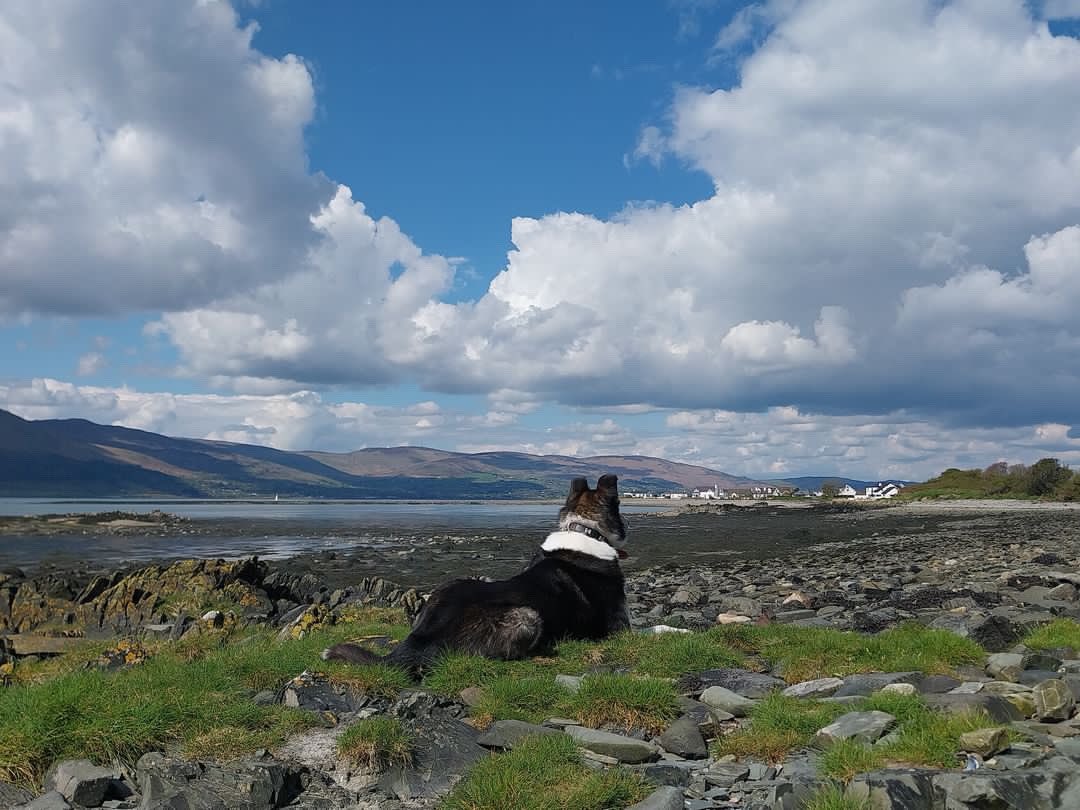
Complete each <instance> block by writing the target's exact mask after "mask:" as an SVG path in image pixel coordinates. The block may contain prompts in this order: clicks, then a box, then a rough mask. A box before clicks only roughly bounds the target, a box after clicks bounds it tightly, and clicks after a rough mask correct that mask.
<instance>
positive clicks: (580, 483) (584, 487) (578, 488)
mask: <svg viewBox="0 0 1080 810" xmlns="http://www.w3.org/2000/svg"><path fill="white" fill-rule="evenodd" d="M588 490H589V482H588V480H587V479H585V478H575V479H574V480H573V481H571V482H570V494H568V495H567V496H566V502H567V503H573V501H574V500H575V499H576V498H577V497H578V496H579V495H580V494H581V493H582V492H587V491H588Z"/></svg>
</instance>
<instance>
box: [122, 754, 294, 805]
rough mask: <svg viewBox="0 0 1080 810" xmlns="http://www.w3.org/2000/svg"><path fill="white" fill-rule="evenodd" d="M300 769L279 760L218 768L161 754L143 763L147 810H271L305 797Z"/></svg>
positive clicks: (139, 769)
mask: <svg viewBox="0 0 1080 810" xmlns="http://www.w3.org/2000/svg"><path fill="white" fill-rule="evenodd" d="M300 770H301V769H295V768H292V767H290V766H287V765H285V764H283V763H280V762H276V761H273V760H269V761H258V762H256V761H251V762H233V763H228V764H218V763H209V762H188V761H184V760H179V759H173V758H171V757H168V756H166V755H164V754H161V753H151V754H146V755H144V756H143V757H142V758H140V759H139V761H138V763H137V765H136V772H137V773H138V780H139V793H140V794H141V796H142V804H141V805H140V807H141V808H142V810H269V809H270V808H278V807H284V806H286V805H287V804H288V803H289V802H291V801H292V800H293V799H295V798H297V797H298V796H299V795H300V794H301V793H302V792H303V783H302V780H301V778H300Z"/></svg>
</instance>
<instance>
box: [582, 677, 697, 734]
mask: <svg viewBox="0 0 1080 810" xmlns="http://www.w3.org/2000/svg"><path fill="white" fill-rule="evenodd" d="M564 711H565V712H566V713H569V714H570V715H571V716H572V717H575V718H577V719H578V720H579V721H581V722H582V723H584V724H585V725H587V726H592V727H594V728H595V727H598V726H602V725H606V724H613V725H615V726H618V727H620V728H626V729H631V728H643V729H645V730H646V731H649V732H651V733H653V734H659V733H660V732H661V731H663V730H664V728H666V727H667V725H668V724H669V723H670V722H671V721H672V720H673V719H675V718H676V717H677V716H678V714H679V711H678V703H677V696H676V693H675V687H674V686H673V685H672V684H671V682H670V681H666V680H661V679H659V678H650V677H644V678H640V677H635V676H633V675H590V676H588V677H586V678H585V679H584V680H583V681H582V682H581V689H580V690H579V691H578V692H577V693H575V694H573V695H571V697H570V698H569V699H568V700H567V702H566V704H565V708H564Z"/></svg>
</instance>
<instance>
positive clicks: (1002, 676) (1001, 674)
mask: <svg viewBox="0 0 1080 810" xmlns="http://www.w3.org/2000/svg"><path fill="white" fill-rule="evenodd" d="M1023 671H1024V656H1023V655H1021V654H1020V653H1005V652H1002V653H993V654H992V655H991V656H990V657H989V658H987V660H986V674H987V675H989V676H990V677H991V678H996V679H997V680H999V681H1012V682H1013V683H1015V682H1016V681H1018V680H1019V679H1020V673H1021V672H1023Z"/></svg>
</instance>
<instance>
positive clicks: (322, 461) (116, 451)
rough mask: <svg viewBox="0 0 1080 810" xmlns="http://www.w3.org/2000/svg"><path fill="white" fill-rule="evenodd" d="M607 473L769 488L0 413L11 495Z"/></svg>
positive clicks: (493, 483)
mask: <svg viewBox="0 0 1080 810" xmlns="http://www.w3.org/2000/svg"><path fill="white" fill-rule="evenodd" d="M607 472H613V473H615V474H617V475H618V476H619V477H620V484H621V488H622V490H623V491H624V492H626V491H633V490H638V491H640V490H649V491H652V492H663V491H673V490H674V491H681V490H689V489H695V488H699V487H709V486H713V485H719V486H721V487H722V488H726V489H730V488H734V487H749V486H753V485H755V484H760V483H762V482H760V481H757V480H754V479H750V478H745V477H742V476H736V475H732V474H730V473H725V472H722V471H720V470H714V469H710V468H708V467H700V466H696V465H692V464H684V463H681V462H676V461H669V460H667V459H661V458H654V457H649V456H618V455H602V456H592V457H584V458H576V457H572V456H560V455H550V456H542V455H534V454H530V453H521V452H515V451H494V452H484V453H457V452H454V451H450V450H439V449H436V448H431V447H418V446H412V445H406V446H401V447H376V448H363V449H360V450H354V451H350V452H345V453H331V452H324V451H287V450H276V449H274V448H269V447H263V446H261V445H249V444H238V443H232V442H222V441H213V440H209V439H189V438H182V437H172V436H166V435H163V434H159V433H153V432H150V431H145V430H139V429H137V428H127V427H119V426H113V425H102V424H98V423H96V422H91V421H89V420H86V419H43V420H28V419H23V418H22V417H19V416H17V415H16V414H13V413H11V412H9V411H5V410H2V409H0V496H7V497H12V496H15V497H54V496H57V497H67V496H108V495H115V496H133V495H167V496H181V497H236V496H252V495H265V496H269V495H281V496H285V497H288V496H299V497H327V498H346V499H348V498H361V499H362V498H387V499H396V498H432V499H451V500H453V499H466V498H541V497H559V496H561V495H563V494H564V493H565V491H566V483H567V481H569V479H571V478H574V477H577V476H585V477H588V478H595V477H596V476H598V475H601V474H603V473H607Z"/></svg>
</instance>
